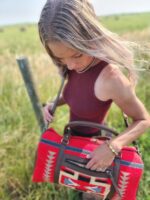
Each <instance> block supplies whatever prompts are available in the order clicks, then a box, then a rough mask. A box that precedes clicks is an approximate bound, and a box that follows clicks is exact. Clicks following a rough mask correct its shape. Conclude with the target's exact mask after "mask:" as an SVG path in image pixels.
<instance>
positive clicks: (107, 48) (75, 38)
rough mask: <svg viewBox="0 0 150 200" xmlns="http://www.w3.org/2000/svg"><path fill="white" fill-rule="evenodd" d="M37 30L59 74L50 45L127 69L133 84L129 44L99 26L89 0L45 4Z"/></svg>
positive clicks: (50, 0) (133, 72)
mask: <svg viewBox="0 0 150 200" xmlns="http://www.w3.org/2000/svg"><path fill="white" fill-rule="evenodd" d="M38 27H39V35H40V39H41V41H42V43H43V45H44V47H45V48H46V50H47V52H48V54H49V55H50V57H51V58H52V60H53V62H54V63H55V64H56V66H58V67H59V68H60V69H61V70H63V69H64V67H66V66H64V65H62V64H61V62H60V61H59V60H57V59H56V58H55V57H54V56H53V54H52V52H51V50H50V49H49V47H48V43H49V42H55V41H59V42H65V44H66V43H67V44H68V46H71V47H72V48H74V49H76V50H78V51H80V52H82V53H85V54H88V55H90V56H93V57H96V58H99V59H100V60H104V61H106V62H108V63H113V64H116V65H118V66H120V67H122V69H127V70H128V72H129V77H130V79H131V80H132V82H135V77H136V76H135V70H134V56H133V52H132V51H131V50H130V49H129V48H128V43H126V42H124V41H123V40H122V39H121V38H120V37H119V36H118V35H116V34H114V33H112V32H110V31H109V30H107V29H106V28H104V27H103V26H102V25H101V24H100V22H99V20H98V18H97V16H96V14H95V12H94V9H93V6H92V4H91V3H90V1H89V0H47V2H46V4H45V6H44V7H43V9H42V12H41V16H40V20H39V23H38Z"/></svg>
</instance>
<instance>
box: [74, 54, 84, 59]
mask: <svg viewBox="0 0 150 200" xmlns="http://www.w3.org/2000/svg"><path fill="white" fill-rule="evenodd" d="M82 56H83V54H79V55H77V56H75V57H74V58H80V57H82Z"/></svg>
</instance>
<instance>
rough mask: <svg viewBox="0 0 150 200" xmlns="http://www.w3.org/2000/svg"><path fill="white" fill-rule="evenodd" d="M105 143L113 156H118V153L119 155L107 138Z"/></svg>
mask: <svg viewBox="0 0 150 200" xmlns="http://www.w3.org/2000/svg"><path fill="white" fill-rule="evenodd" d="M106 144H107V146H108V147H109V149H110V150H111V152H112V153H113V154H115V156H118V155H119V153H118V152H117V151H116V150H115V149H114V148H113V147H112V146H111V144H110V143H109V141H108V140H106Z"/></svg>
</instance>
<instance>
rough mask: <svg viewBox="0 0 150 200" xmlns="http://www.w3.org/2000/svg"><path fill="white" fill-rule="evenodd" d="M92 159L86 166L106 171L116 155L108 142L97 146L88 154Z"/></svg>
mask: <svg viewBox="0 0 150 200" xmlns="http://www.w3.org/2000/svg"><path fill="white" fill-rule="evenodd" d="M87 158H90V161H89V162H88V163H87V165H86V168H88V169H91V170H96V171H105V170H106V169H107V168H108V167H109V166H110V165H111V163H112V162H113V160H114V158H115V155H114V153H113V152H112V151H111V150H110V149H109V147H108V145H107V144H106V143H104V144H102V145H101V146H99V147H98V148H96V149H95V150H94V151H93V152H92V153H91V154H89V155H87Z"/></svg>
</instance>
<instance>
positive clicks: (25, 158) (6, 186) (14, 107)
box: [0, 13, 150, 200]
mask: <svg viewBox="0 0 150 200" xmlns="http://www.w3.org/2000/svg"><path fill="white" fill-rule="evenodd" d="M149 18H150V13H143V14H138V15H124V16H117V17H116V16H111V17H110V16H109V17H104V18H102V21H103V23H104V24H105V25H106V26H107V27H109V28H110V29H111V30H114V31H116V32H118V33H121V34H122V36H123V37H127V38H128V39H131V40H132V38H133V37H134V39H136V40H137V41H143V40H145V41H150V40H149V28H148V27H149V22H148V19H149ZM139 24H140V25H139ZM22 27H24V28H25V31H22ZM17 55H26V56H27V57H28V58H29V61H30V63H31V70H32V72H33V76H34V80H35V84H36V87H37V90H38V93H39V97H40V101H41V102H45V101H47V100H48V99H49V100H51V99H53V97H54V96H55V95H56V93H57V90H58V88H59V84H60V77H59V75H58V74H57V70H56V69H55V67H54V66H53V65H52V63H51V61H50V60H49V57H48V56H47V55H46V54H45V51H44V49H43V48H42V46H41V44H40V41H39V37H38V33H37V28H36V26H35V25H16V26H11V27H3V31H1V32H0V113H1V118H0V160H1V162H0V200H61V199H63V198H64V199H68V200H77V197H76V196H75V195H76V194H75V193H74V192H73V191H72V190H69V189H66V188H64V187H60V188H59V187H58V186H54V185H50V184H46V183H44V184H33V183H32V182H31V176H32V170H33V165H34V156H35V151H36V146H37V143H38V139H39V135H40V130H39V127H38V124H37V122H36V119H35V116H34V112H33V109H32V106H31V104H30V101H29V98H28V95H27V92H26V89H25V87H24V83H23V81H22V77H21V75H20V72H19V69H18V66H17V64H16V60H15V58H16V56H17ZM143 57H144V55H143ZM145 59H147V60H150V57H149V56H148V57H145ZM136 91H137V95H138V97H139V98H140V99H141V100H142V101H143V103H144V104H145V106H146V108H147V109H148V111H150V103H149V99H150V92H149V91H150V84H149V72H148V71H144V72H142V73H140V80H139V84H138V86H137V89H136ZM68 117H69V114H68V107H67V106H63V107H62V108H61V109H58V110H57V112H56V116H55V121H54V123H53V127H55V129H56V130H57V131H58V132H60V133H62V132H63V127H64V125H65V124H66V123H67V121H68ZM108 124H109V126H111V127H115V128H116V129H117V130H118V131H122V130H123V129H124V125H123V119H122V116H121V111H120V110H119V109H118V108H117V107H116V106H115V105H113V107H112V109H111V110H110V113H109V116H108ZM149 134H150V131H147V134H144V135H143V136H142V137H141V138H140V140H139V142H140V148H141V150H142V152H143V160H144V163H145V172H144V175H143V179H142V181H141V184H140V189H139V194H138V200H150V191H149V188H150V172H149V163H150V157H149V148H150V140H149Z"/></svg>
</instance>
